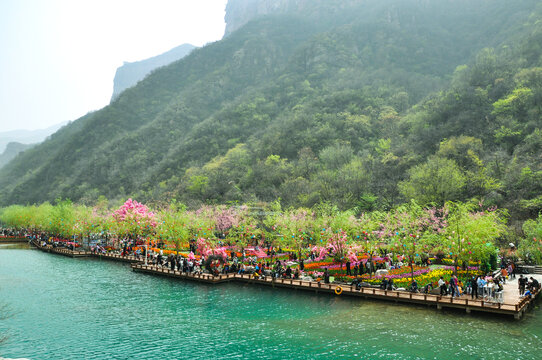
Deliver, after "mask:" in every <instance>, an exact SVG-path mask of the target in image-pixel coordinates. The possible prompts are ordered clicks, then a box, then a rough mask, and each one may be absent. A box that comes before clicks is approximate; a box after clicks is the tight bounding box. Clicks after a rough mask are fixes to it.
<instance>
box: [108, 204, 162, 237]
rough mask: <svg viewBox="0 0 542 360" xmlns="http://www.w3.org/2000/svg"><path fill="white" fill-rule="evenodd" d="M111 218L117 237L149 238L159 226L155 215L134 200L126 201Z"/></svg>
mask: <svg viewBox="0 0 542 360" xmlns="http://www.w3.org/2000/svg"><path fill="white" fill-rule="evenodd" d="M111 216H112V218H113V223H114V228H115V230H116V232H117V235H119V236H129V237H132V238H133V239H134V240H136V239H139V238H142V237H146V236H149V235H150V234H152V233H153V232H154V229H155V227H156V225H157V222H156V219H155V214H154V213H153V212H152V211H150V210H149V209H148V208H147V206H145V205H143V204H141V203H138V202H137V201H135V200H132V199H128V200H126V202H125V203H124V204H122V205H121V207H120V208H118V209H117V210H115V211H114V212H113V214H111Z"/></svg>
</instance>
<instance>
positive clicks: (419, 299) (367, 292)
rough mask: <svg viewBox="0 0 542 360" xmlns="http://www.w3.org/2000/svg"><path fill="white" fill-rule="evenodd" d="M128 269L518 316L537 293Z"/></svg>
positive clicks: (193, 279) (140, 266) (203, 279)
mask: <svg viewBox="0 0 542 360" xmlns="http://www.w3.org/2000/svg"><path fill="white" fill-rule="evenodd" d="M132 269H133V270H134V271H136V272H142V273H147V274H153V275H159V276H167V277H172V278H177V279H182V280H191V281H200V282H205V283H210V284H219V283H224V282H232V281H236V282H244V283H250V284H261V285H266V286H272V287H284V288H290V289H296V290H304V291H312V292H315V293H319V292H320V293H328V294H334V295H336V296H351V297H360V298H366V299H378V300H386V301H394V302H402V303H410V304H421V305H429V306H435V307H436V308H437V309H442V308H455V309H462V310H465V311H466V312H467V313H470V312H471V311H480V312H486V313H493V314H502V315H511V316H514V317H515V318H516V319H519V318H520V317H521V316H522V315H523V314H524V313H525V311H527V309H528V305H529V304H530V303H531V302H532V301H533V300H534V298H535V297H536V296H538V295H539V293H540V292H537V293H536V294H535V296H534V297H533V299H529V298H523V299H519V300H518V301H517V302H516V303H502V304H501V303H493V302H487V301H484V300H472V299H468V298H467V297H466V296H464V297H461V298H452V297H450V296H439V295H432V294H420V293H411V292H407V291H395V290H381V289H378V288H369V287H362V288H360V289H359V290H356V288H355V287H354V286H352V285H340V284H324V283H321V282H315V281H303V280H294V279H273V278H271V277H269V276H268V277H265V278H262V277H261V278H259V279H256V278H254V277H253V276H252V275H239V274H224V275H218V276H213V275H210V274H201V275H197V274H187V273H182V272H180V271H173V270H170V269H166V268H162V267H157V266H154V265H147V266H146V265H142V264H133V265H132ZM339 287H340V288H341V289H342V292H341V294H340V295H337V294H336V291H338V288H339Z"/></svg>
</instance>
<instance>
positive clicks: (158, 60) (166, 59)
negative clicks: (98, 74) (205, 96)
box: [111, 44, 196, 102]
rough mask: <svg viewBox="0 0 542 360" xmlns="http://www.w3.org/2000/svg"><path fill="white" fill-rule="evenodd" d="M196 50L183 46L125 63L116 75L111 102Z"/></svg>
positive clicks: (187, 45) (191, 46)
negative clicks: (159, 70)
mask: <svg viewBox="0 0 542 360" xmlns="http://www.w3.org/2000/svg"><path fill="white" fill-rule="evenodd" d="M195 48H196V47H195V46H194V45H191V44H182V45H180V46H177V47H175V48H173V49H171V50H169V51H167V52H165V53H163V54H160V55H157V56H154V57H152V58H149V59H145V60H141V61H136V62H125V63H124V65H122V66H121V67H119V68H118V69H117V72H116V73H115V79H114V81H113V95H112V96H111V102H113V101H114V100H115V99H116V98H117V97H118V96H119V95H120V93H122V92H123V91H124V90H126V89H127V88H129V87H132V86H134V85H135V84H137V83H138V82H139V81H140V80H142V79H143V78H144V77H145V76H147V75H148V74H150V73H151V72H152V71H153V70H155V69H157V68H159V67H161V66H165V65H169V64H171V63H172V62H174V61H177V60H180V59H182V58H183V57H185V56H186V55H188V54H190V52H191V51H192V50H194V49H195Z"/></svg>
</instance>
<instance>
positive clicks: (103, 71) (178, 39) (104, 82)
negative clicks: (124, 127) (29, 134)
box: [0, 0, 227, 132]
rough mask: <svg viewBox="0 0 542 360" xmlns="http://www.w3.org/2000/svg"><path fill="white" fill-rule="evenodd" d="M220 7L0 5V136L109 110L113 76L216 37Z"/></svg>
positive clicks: (31, 1)
mask: <svg viewBox="0 0 542 360" xmlns="http://www.w3.org/2000/svg"><path fill="white" fill-rule="evenodd" d="M226 3H227V0H0V132H4V131H9V130H16V129H30V130H33V129H42V128H46V127H49V126H51V125H55V124H58V123H61V122H64V121H72V120H76V119H77V118H79V117H81V116H83V115H85V114H86V113H88V112H89V111H94V110H98V109H100V108H102V107H104V106H106V105H107V104H108V103H109V100H110V98H111V94H112V92H113V78H114V76H115V71H116V69H117V68H118V67H119V66H122V64H123V62H124V61H128V62H133V61H138V60H143V59H146V58H149V57H152V56H155V55H158V54H161V53H163V52H166V51H168V50H170V49H172V48H174V47H176V46H178V45H181V44H184V43H190V44H193V45H196V46H203V45H204V44H206V43H209V42H213V41H216V40H219V39H221V38H222V36H223V34H224V28H225V23H224V15H225V8H226Z"/></svg>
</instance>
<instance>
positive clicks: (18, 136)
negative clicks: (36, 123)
mask: <svg viewBox="0 0 542 360" xmlns="http://www.w3.org/2000/svg"><path fill="white" fill-rule="evenodd" d="M67 123H68V122H63V123H59V124H56V125H53V126H50V127H48V128H46V129H39V130H11V131H4V132H0V153H2V152H4V150H5V149H6V145H7V144H8V143H10V142H19V143H21V144H35V143H39V142H42V141H43V140H45V139H46V138H47V136H49V135H51V134H53V133H54V132H56V131H57V130H58V129H60V128H61V127H63V126H64V125H66V124H67Z"/></svg>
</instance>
